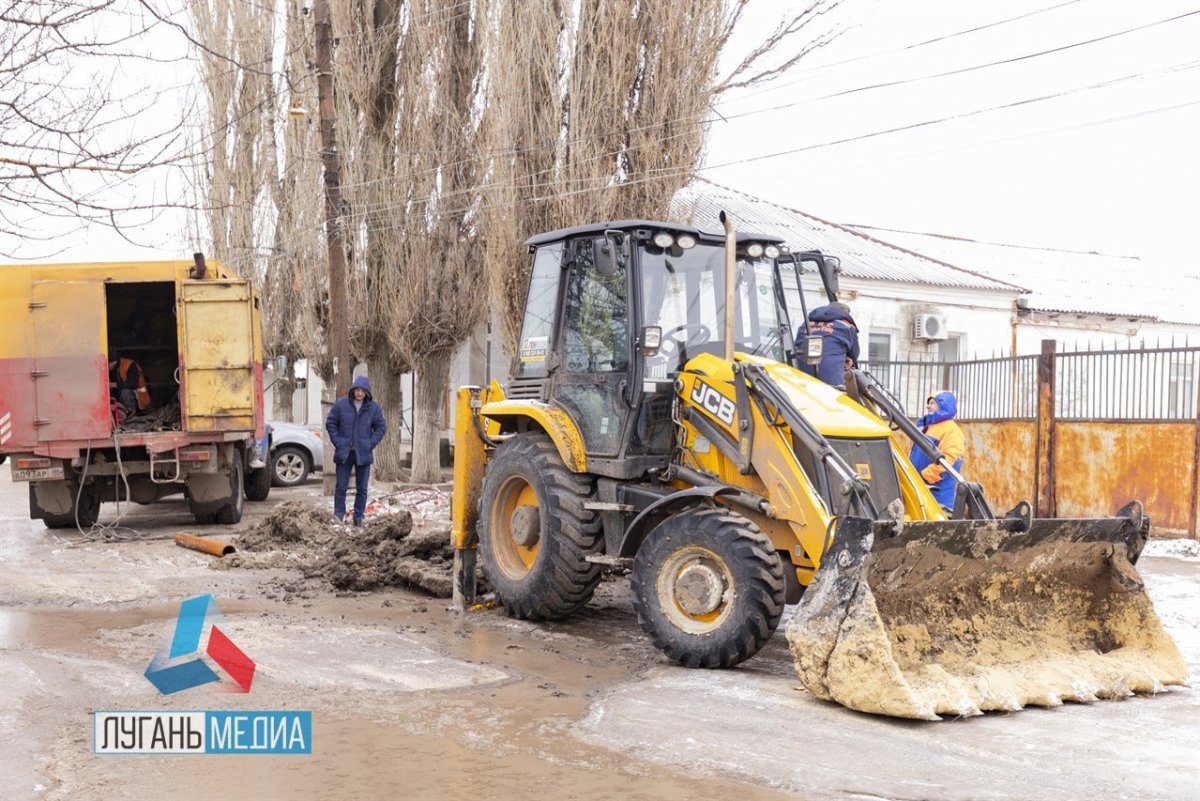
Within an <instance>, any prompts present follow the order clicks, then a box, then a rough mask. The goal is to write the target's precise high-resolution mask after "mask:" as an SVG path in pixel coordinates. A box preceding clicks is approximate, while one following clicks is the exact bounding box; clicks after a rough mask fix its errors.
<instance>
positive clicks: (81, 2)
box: [0, 0, 185, 255]
mask: <svg viewBox="0 0 1200 801" xmlns="http://www.w3.org/2000/svg"><path fill="white" fill-rule="evenodd" d="M159 27H160V22H159V21H158V20H157V19H155V18H153V17H146V16H144V15H140V14H136V13H132V12H131V8H130V7H129V5H128V3H125V2H121V1H120V0H39V1H38V2H27V0H6V1H5V2H0V252H4V253H7V254H15V253H17V252H18V251H20V250H25V251H29V250H30V248H31V246H32V247H34V248H36V249H37V251H38V254H39V255H41V254H44V253H48V252H53V251H54V249H55V248H56V247H57V246H58V245H57V244H56V242H61V237H62V233H63V230H64V224H62V223H56V224H55V228H54V230H53V231H50V230H49V228H48V227H47V226H46V225H45V224H44V221H45V220H47V219H53V220H62V219H69V220H70V221H71V222H70V225H72V226H74V225H80V224H86V223H88V222H91V221H99V222H102V223H104V224H107V225H114V226H121V225H122V224H124V223H126V222H129V223H133V222H138V223H142V222H146V221H147V220H150V219H153V218H154V216H155V215H156V214H158V212H159V210H160V207H161V206H162V205H163V203H162V201H161V200H153V199H151V200H149V201H147V200H146V199H144V198H136V197H134V195H133V193H132V192H131V191H129V189H128V187H127V185H128V184H129V182H130V180H131V178H132V177H133V176H136V175H138V174H140V173H143V172H145V171H147V170H150V169H152V168H155V167H161V166H163V165H167V164H172V163H175V162H177V161H178V160H179V159H180V158H182V157H183V156H184V154H185V147H184V145H185V140H184V135H183V119H184V115H183V114H182V113H179V114H175V113H172V112H171V111H170V110H164V109H163V108H161V107H159V105H158V101H159V99H160V95H159V94H158V93H156V92H154V91H151V90H149V89H147V88H146V84H145V82H138V83H133V82H130V81H127V80H125V81H123V80H122V79H121V77H120V75H121V74H122V73H130V72H132V73H136V71H137V70H138V69H152V68H161V66H160V65H161V64H169V63H172V62H174V61H178V60H180V58H181V57H178V56H171V55H163V54H162V53H161V52H157V53H156V52H155V51H153V50H152V49H151V46H150V44H149V42H150V39H149V37H147V34H148V33H150V32H151V31H155V30H156V29H157V28H159ZM169 108H170V107H168V109H169ZM130 120H136V121H137V124H136V125H131V124H130ZM39 223H40V224H39ZM39 232H41V233H39ZM39 238H40V240H39ZM39 241H40V243H41V245H42V246H41V247H38V245H39Z"/></svg>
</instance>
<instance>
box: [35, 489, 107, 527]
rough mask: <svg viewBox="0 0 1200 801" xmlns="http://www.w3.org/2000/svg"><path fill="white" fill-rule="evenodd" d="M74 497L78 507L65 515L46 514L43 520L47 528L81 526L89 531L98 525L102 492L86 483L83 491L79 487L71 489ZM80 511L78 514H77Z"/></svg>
mask: <svg viewBox="0 0 1200 801" xmlns="http://www.w3.org/2000/svg"><path fill="white" fill-rule="evenodd" d="M71 496H72V498H76V499H77V500H76V502H75V505H76V508H75V510H73V511H71V512H70V513H68V514H65V515H46V516H45V517H44V518H42V522H43V523H45V524H46V528H75V527H76V526H78V527H79V528H81V529H83V530H84V531H87V530H88V529H90V528H91V527H92V526H94V525H96V521H98V520H99V519H100V493H98V492H96V488H95V487H94V486H92V485H91V484H85V485H84V487H83V491H82V492H80V491H79V488H78V487H75V488H73V489H72V490H71ZM76 512H78V514H76Z"/></svg>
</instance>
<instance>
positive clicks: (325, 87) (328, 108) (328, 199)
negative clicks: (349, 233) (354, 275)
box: [313, 0, 354, 398]
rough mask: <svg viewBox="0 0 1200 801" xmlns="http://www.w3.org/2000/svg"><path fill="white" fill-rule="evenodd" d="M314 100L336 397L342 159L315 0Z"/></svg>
mask: <svg viewBox="0 0 1200 801" xmlns="http://www.w3.org/2000/svg"><path fill="white" fill-rule="evenodd" d="M313 18H314V22H315V24H316V29H317V30H316V33H317V100H318V107H319V112H320V118H321V163H322V165H323V166H324V168H325V241H326V242H327V243H328V244H329V334H330V339H331V344H332V346H333V354H332V355H333V364H334V371H335V372H334V381H335V384H336V386H337V395H336V397H339V398H340V397H342V396H344V395H345V394H346V393H348V392H349V391H350V375H351V373H353V372H354V366H353V365H352V364H350V342H349V339H348V337H347V332H346V247H345V241H344V239H343V235H342V157H341V154H340V153H339V152H338V146H337V127H336V125H335V117H336V112H335V109H334V103H333V25H332V23H331V22H330V20H329V0H315V2H314V3H313Z"/></svg>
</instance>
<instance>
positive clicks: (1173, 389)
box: [863, 346, 1200, 421]
mask: <svg viewBox="0 0 1200 801" xmlns="http://www.w3.org/2000/svg"><path fill="white" fill-rule="evenodd" d="M1046 360H1050V361H1046ZM1051 365H1052V372H1051V369H1048V368H1051ZM863 366H864V367H865V368H866V369H867V370H868V372H870V373H871V374H872V375H873V376H874V377H875V379H876V380H878V381H879V382H880V383H881V384H883V385H884V386H886V387H887V388H888V389H889V390H890V391H891V392H892V394H893V395H895V396H896V398H898V399H899V400H900V401H901V403H902V404H903V405H904V408H905V410H906V411H907V412H908V414H909V415H910V416H912V417H918V416H920V415H922V414H924V408H925V399H926V398H927V397H929V395H931V394H933V393H936V392H938V391H940V390H950V391H952V392H953V393H954V394H955V395H956V396H957V398H958V417H959V419H961V420H980V421H982V420H1032V419H1035V418H1036V417H1037V414H1038V388H1039V367H1043V369H1042V371H1041V372H1042V377H1043V378H1042V380H1044V381H1047V382H1048V383H1049V382H1051V381H1052V382H1053V383H1052V385H1051V386H1050V387H1048V388H1047V389H1048V391H1049V390H1052V391H1053V393H1054V395H1053V397H1054V415H1055V417H1057V418H1060V419H1064V420H1194V419H1196V417H1197V416H1198V414H1200V411H1198V410H1200V401H1198V398H1197V394H1198V392H1200V347H1190V346H1184V347H1169V348H1136V349H1133V348H1131V349H1129V350H1100V351H1078V352H1073V353H1057V352H1056V351H1055V350H1054V349H1053V348H1051V349H1050V350H1049V351H1045V352H1043V354H1042V355H1039V356H1016V357H1005V358H999V359H973V360H969V361H955V362H945V361H894V362H877V363H864V364H863ZM1051 376H1052V377H1051Z"/></svg>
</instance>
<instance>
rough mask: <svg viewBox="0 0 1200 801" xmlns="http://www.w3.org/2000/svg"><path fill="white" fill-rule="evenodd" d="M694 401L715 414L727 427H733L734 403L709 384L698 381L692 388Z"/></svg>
mask: <svg viewBox="0 0 1200 801" xmlns="http://www.w3.org/2000/svg"><path fill="white" fill-rule="evenodd" d="M692 400H693V401H695V402H696V403H698V404H700V405H701V406H703V407H704V408H705V409H707V410H708V411H710V412H712V413H713V414H715V415H716V416H717V419H718V420H720V421H721V422H722V423H724V424H725V425H729V426H731V425H733V401H731V400H730V399H729V398H726V397H725V396H724V395H722V394H721V393H720V392H717V391H716V390H715V389H713V388H712V387H710V386H709V385H708V384H705V383H704V382H703V381H697V382H696V386H694V387H693V388H692Z"/></svg>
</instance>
